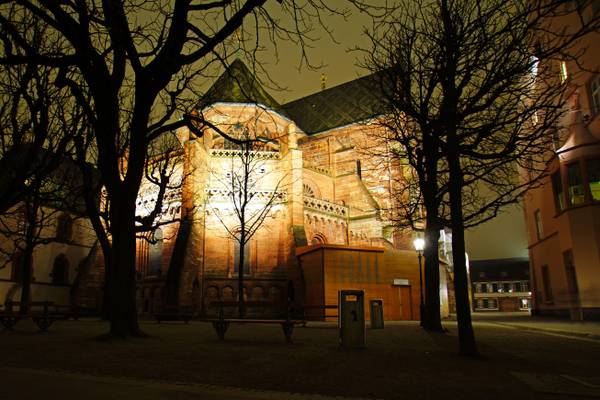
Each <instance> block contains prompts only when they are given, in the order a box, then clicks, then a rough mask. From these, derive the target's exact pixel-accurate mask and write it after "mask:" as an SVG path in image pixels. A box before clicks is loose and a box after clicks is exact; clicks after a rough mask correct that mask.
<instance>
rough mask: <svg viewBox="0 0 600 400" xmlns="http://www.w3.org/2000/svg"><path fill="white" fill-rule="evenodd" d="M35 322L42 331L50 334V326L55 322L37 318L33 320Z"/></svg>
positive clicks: (46, 318)
mask: <svg viewBox="0 0 600 400" xmlns="http://www.w3.org/2000/svg"><path fill="white" fill-rule="evenodd" d="M33 322H35V323H36V325H37V326H38V328H40V331H42V332H48V328H50V325H52V322H54V321H53V320H52V319H50V318H48V317H35V318H33Z"/></svg>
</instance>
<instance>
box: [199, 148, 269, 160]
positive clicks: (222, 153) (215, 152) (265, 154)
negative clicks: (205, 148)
mask: <svg viewBox="0 0 600 400" xmlns="http://www.w3.org/2000/svg"><path fill="white" fill-rule="evenodd" d="M209 152H210V155H211V156H212V157H223V158H231V157H239V156H240V155H241V154H242V150H237V149H210V151H209ZM250 154H252V155H253V156H254V158H256V159H259V160H279V158H280V157H281V153H279V152H278V151H250Z"/></svg>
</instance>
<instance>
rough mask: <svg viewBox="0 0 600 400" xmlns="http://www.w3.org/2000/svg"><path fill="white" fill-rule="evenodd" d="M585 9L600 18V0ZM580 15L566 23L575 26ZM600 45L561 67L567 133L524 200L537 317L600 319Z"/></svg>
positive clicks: (598, 38) (592, 43)
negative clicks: (540, 180) (540, 183)
mask: <svg viewBox="0 0 600 400" xmlns="http://www.w3.org/2000/svg"><path fill="white" fill-rule="evenodd" d="M582 4H583V3H582ZM568 6H569V4H567V3H566V5H565V7H568ZM584 12H585V13H586V15H591V13H595V14H596V15H597V13H598V12H600V7H599V6H598V2H597V1H592V2H588V4H587V5H586V6H585V9H584ZM577 18H578V17H577V16H576V15H572V16H571V17H565V18H564V20H562V21H561V23H562V24H563V26H565V27H568V26H575V25H576V24H577V23H578V20H577ZM599 42H600V33H598V32H595V33H593V34H591V35H589V36H587V37H586V38H585V40H583V41H582V43H580V45H581V46H584V47H587V51H585V53H583V54H582V56H581V57H580V58H579V59H578V60H577V61H578V65H575V63H574V62H560V63H558V65H555V66H554V67H555V70H556V76H557V83H556V84H563V85H564V86H565V90H566V93H567V95H568V97H569V100H568V107H569V110H568V111H569V112H568V113H567V116H566V117H565V120H564V121H563V123H562V125H563V126H562V128H565V132H566V134H565V135H563V137H559V136H558V135H556V137H555V140H554V142H555V146H554V149H553V150H554V151H553V152H552V155H551V157H550V159H549V160H548V162H547V164H546V171H547V173H548V177H547V178H546V179H545V180H544V181H543V186H541V187H540V188H537V189H534V190H532V191H531V192H530V193H528V195H527V196H526V197H525V199H524V207H525V217H526V223H527V228H528V232H529V237H528V242H529V259H530V268H531V279H532V285H533V289H534V290H533V291H534V297H533V302H534V303H533V310H532V311H533V313H535V314H544V315H560V316H565V317H570V318H572V319H577V320H579V319H584V320H588V319H590V320H591V319H594V320H597V319H600V73H599V72H600V71H599V67H600V53H599V52H598V43H599ZM580 66H583V68H584V70H579V67H580ZM548 134H549V135H550V134H554V132H549V133H548Z"/></svg>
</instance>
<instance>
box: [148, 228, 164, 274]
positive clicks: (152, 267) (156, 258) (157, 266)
mask: <svg viewBox="0 0 600 400" xmlns="http://www.w3.org/2000/svg"><path fill="white" fill-rule="evenodd" d="M162 256H163V232H162V229H160V228H157V229H156V230H155V231H154V239H153V240H152V243H151V244H150V246H149V249H148V270H147V271H148V272H147V275H148V276H159V275H160V274H161V272H162V258H163V257H162Z"/></svg>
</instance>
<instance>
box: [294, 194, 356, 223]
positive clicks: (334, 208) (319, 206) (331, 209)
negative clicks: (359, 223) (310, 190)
mask: <svg viewBox="0 0 600 400" xmlns="http://www.w3.org/2000/svg"><path fill="white" fill-rule="evenodd" d="M303 200H304V207H306V208H307V209H309V210H313V211H320V212H322V213H327V214H333V215H336V216H338V217H342V218H347V217H348V207H346V206H343V205H341V204H336V203H332V202H330V201H327V200H322V199H316V198H314V197H307V196H304V199H303Z"/></svg>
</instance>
